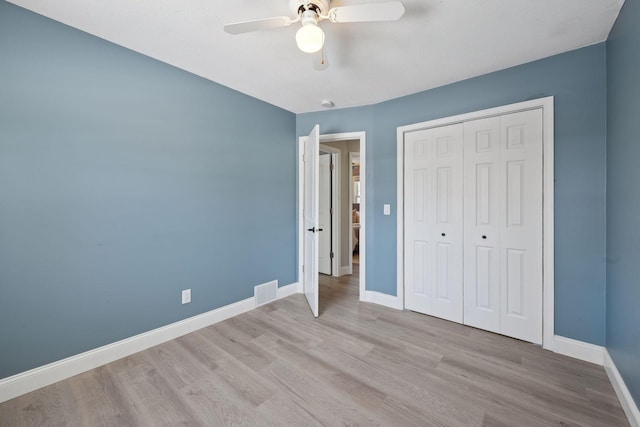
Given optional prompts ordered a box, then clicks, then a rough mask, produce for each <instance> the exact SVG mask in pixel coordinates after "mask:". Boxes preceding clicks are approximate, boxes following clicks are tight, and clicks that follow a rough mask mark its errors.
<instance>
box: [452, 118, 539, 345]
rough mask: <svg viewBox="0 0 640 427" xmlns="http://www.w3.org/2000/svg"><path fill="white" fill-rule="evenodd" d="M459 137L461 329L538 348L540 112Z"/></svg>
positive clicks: (479, 124) (476, 125) (475, 126)
mask: <svg viewBox="0 0 640 427" xmlns="http://www.w3.org/2000/svg"><path fill="white" fill-rule="evenodd" d="M464 134H465V137H464V163H465V167H464V170H465V189H464V193H465V211H464V230H465V238H464V242H465V243H464V247H465V249H464V259H465V261H464V301H465V304H464V323H465V324H467V325H471V326H475V327H478V328H482V329H486V330H489V331H493V332H497V333H501V334H504V335H508V336H511V337H514V338H519V339H522V340H526V341H530V342H533V343H537V344H541V343H542V142H543V141H542V110H540V109H538V110H531V111H525V112H520V113H513V114H508V115H504V116H500V117H494V118H488V119H481V120H474V121H470V122H467V123H465V129H464Z"/></svg>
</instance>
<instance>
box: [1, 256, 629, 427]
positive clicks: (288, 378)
mask: <svg viewBox="0 0 640 427" xmlns="http://www.w3.org/2000/svg"><path fill="white" fill-rule="evenodd" d="M354 267H355V268H354V275H351V276H341V277H337V278H336V277H329V276H322V275H321V277H320V313H321V315H320V317H319V318H317V319H314V318H313V317H312V316H311V312H310V310H309V307H308V305H307V302H306V299H305V297H304V296H303V295H300V294H296V295H292V296H290V297H288V298H285V299H282V300H278V301H275V302H273V303H271V304H268V305H264V306H261V307H259V308H257V309H256V310H253V311H251V312H248V313H245V314H242V315H239V316H237V317H234V318H231V319H228V320H226V321H224V322H220V323H218V324H216V325H213V326H211V327H208V328H203V329H201V330H199V331H196V332H194V333H191V334H189V335H185V336H183V337H180V338H178V339H176V340H173V341H169V342H167V343H164V344H162V345H159V346H156V347H154V348H150V349H148V350H145V351H143V352H140V353H137V354H134V355H132V356H129V357H126V358H124V359H121V360H118V361H115V362H113V363H110V364H108V365H105V366H103V367H100V368H97V369H94V370H91V371H88V372H86V373H84V374H81V375H78V376H75V377H73V378H69V379H67V380H65V381H61V382H59V383H56V384H53V385H51V386H48V387H44V388H42V389H40V390H36V391H34V392H32V393H29V394H26V395H24V396H20V397H18V398H15V399H13V400H10V401H8V402H4V403H1V404H0V426H2V427H5V426H11V427H13V426H16V427H23V426H138V425H140V426H163V425H167V426H169V425H171V426H173V425H193V426H218V425H220V426H226V425H242V426H321V425H330V426H333V425H383V426H451V427H458V426H488V427H490V426H494V427H498V426H519V427H529V426H531V427H538V426H565V427H567V426H607V427H609V426H611V427H615V426H628V422H627V420H626V418H625V416H624V412H623V411H622V408H621V407H620V403H619V401H618V399H617V397H616V395H615V392H614V390H613V387H612V386H611V383H610V382H609V380H608V377H607V375H606V373H605V371H604V369H603V368H602V367H601V366H596V365H593V364H590V363H586V362H582V361H578V360H575V359H571V358H568V357H566V356H562V355H558V354H554V353H550V352H548V351H545V350H543V349H541V348H540V347H538V346H535V345H532V344H530V343H526V342H522V341H519V340H515V339H512V338H508V337H504V336H500V335H496V334H492V333H489V332H486V331H482V330H478V329H474V328H469V327H466V326H463V325H459V324H456V323H452V322H448V321H445V320H442V319H436V318H433V317H429V316H425V315H422V314H418V313H413V312H408V311H398V310H393V309H390V308H386V307H381V306H378V305H375V304H369V303H364V302H360V301H358V294H359V289H358V276H357V273H358V269H357V267H358V265H357V264H354Z"/></svg>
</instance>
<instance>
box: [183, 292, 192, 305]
mask: <svg viewBox="0 0 640 427" xmlns="http://www.w3.org/2000/svg"><path fill="white" fill-rule="evenodd" d="M190 302H191V289H185V290H183V291H182V303H183V304H188V303H190Z"/></svg>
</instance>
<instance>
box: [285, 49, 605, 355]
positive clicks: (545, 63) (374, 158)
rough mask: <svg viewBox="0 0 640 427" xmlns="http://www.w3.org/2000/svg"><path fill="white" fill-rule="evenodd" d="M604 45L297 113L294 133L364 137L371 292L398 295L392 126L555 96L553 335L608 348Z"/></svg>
mask: <svg viewBox="0 0 640 427" xmlns="http://www.w3.org/2000/svg"><path fill="white" fill-rule="evenodd" d="M605 70H606V58H605V44H603V43H602V44H598V45H594V46H591V47H587V48H583V49H579V50H575V51H571V52H568V53H565V54H562V55H558V56H554V57H550V58H546V59H543V60H540V61H536V62H532V63H528V64H525V65H521V66H518V67H514V68H509V69H506V70H503V71H499V72H495V73H491V74H487V75H484V76H481V77H477V78H473V79H469V80H465V81H462V82H458V83H454V84H451V85H448V86H443V87H440V88H437V89H433V90H429V91H425V92H421V93H418V94H415V95H410V96H406V97H403V98H399V99H395V100H392V101H388V102H384V103H381V104H377V105H373V106H367V107H362V108H351V109H343V110H336V111H323V112H318V113H308V114H300V115H298V116H297V123H296V128H297V134H298V135H299V136H300V135H305V134H307V133H308V132H309V130H310V129H311V127H312V126H313V124H315V123H319V124H320V132H321V133H323V134H327V133H336V132H350V131H362V130H364V131H366V132H367V135H366V139H367V159H366V161H367V176H366V179H367V218H366V221H367V248H366V253H367V272H366V280H367V289H369V290H375V291H379V292H383V293H387V294H391V295H395V293H396V216H395V212H396V211H395V209H392V215H391V216H384V215H383V214H382V212H383V211H382V205H383V204H385V203H390V204H391V205H392V206H394V207H395V203H396V128H397V127H398V126H402V125H406V124H411V123H416V122H421V121H426V120H430V119H435V118H440V117H447V116H451V115H455V114H461V113H466V112H471V111H476V110H481V109H485V108H490V107H496V106H500V105H505V104H510V103H514V102H520V101H525V100H529V99H535V98H541V97H546V96H554V97H555V170H556V176H555V178H556V181H555V220H556V226H555V243H556V247H555V251H556V252H555V256H556V259H555V293H556V294H555V322H556V323H555V328H556V334H558V335H562V336H565V337H569V338H574V339H577V340H581V341H586V342H590V343H593V344H598V345H604V343H605V228H606V227H605V160H604V159H605V151H606V146H605V143H606V109H605V103H606V89H605V83H606V78H605V77H606V76H605Z"/></svg>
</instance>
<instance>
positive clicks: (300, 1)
mask: <svg viewBox="0 0 640 427" xmlns="http://www.w3.org/2000/svg"><path fill="white" fill-rule="evenodd" d="M330 1H331V0H289V8H290V9H291V11H292V12H293V13H294V14H295V15H296V18H289V17H288V16H276V17H273V18H265V19H256V20H253V21H244V22H236V23H233V24H227V25H225V26H224V30H225V31H226V32H227V33H229V34H242V33H248V32H251V31H259V30H270V29H273V28H280V27H288V26H289V25H291V24H294V23H296V22H300V23H301V24H302V27H301V28H300V29H299V30H298V32H297V33H296V43H297V45H298V48H299V49H300V50H301V51H303V52H305V53H315V52H319V51H320V49H322V47H323V46H324V31H322V29H321V28H320V27H319V26H318V24H319V23H320V22H321V21H324V20H329V21H330V22H332V23H334V24H342V23H346V22H376V21H377V22H379V21H395V20H398V19H400V18H401V17H402V15H404V11H405V8H404V4H402V2H400V1H389V2H384V3H367V4H358V5H353V6H338V7H333V8H331V9H329V2H330ZM314 62H315V61H314ZM314 65H316V64H314ZM318 65H319V66H317V67H316V68H319V69H323V68H326V61H325V60H324V55H323V56H322V61H321V63H320V64H318Z"/></svg>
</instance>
